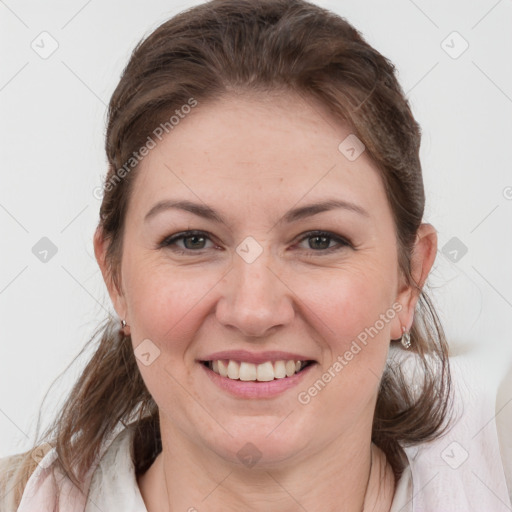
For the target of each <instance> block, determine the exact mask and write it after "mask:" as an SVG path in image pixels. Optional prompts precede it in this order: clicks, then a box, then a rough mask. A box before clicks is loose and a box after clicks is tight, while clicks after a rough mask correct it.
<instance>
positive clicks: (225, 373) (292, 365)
mask: <svg viewBox="0 0 512 512" xmlns="http://www.w3.org/2000/svg"><path fill="white" fill-rule="evenodd" d="M305 364H306V361H293V360H289V361H274V362H273V363H272V362H271V361H267V362H265V363H261V364H253V363H246V362H245V361H242V362H240V363H239V362H238V361H233V360H231V359H230V360H229V361H227V360H225V359H224V360H223V359H219V360H217V361H208V366H209V368H210V369H211V370H213V371H214V372H215V373H218V374H219V375H221V376H222V377H228V378H229V379H233V380H237V379H240V380H253V381H254V380H257V381H262V382H264V381H270V380H274V379H282V378H284V377H291V376H292V375H294V374H295V373H296V372H298V371H299V370H301V369H302V368H303V367H304V365H305Z"/></svg>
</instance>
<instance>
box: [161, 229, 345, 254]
mask: <svg viewBox="0 0 512 512" xmlns="http://www.w3.org/2000/svg"><path fill="white" fill-rule="evenodd" d="M192 236H202V237H204V238H206V239H208V240H210V242H212V243H215V242H214V240H213V239H214V237H213V235H211V234H210V233H208V231H203V230H197V229H191V230H187V231H181V232H178V233H174V234H173V235H170V236H166V237H165V238H163V240H162V241H161V242H159V244H158V245H157V248H169V247H171V246H173V245H174V248H172V249H171V250H173V251H175V252H177V253H180V254H194V253H195V254H203V251H206V250H207V249H206V248H205V249H198V250H193V249H179V248H176V245H175V243H176V242H178V241H180V240H183V239H184V238H189V237H192ZM315 236H326V237H328V238H330V239H331V240H333V241H335V242H336V243H337V244H338V245H337V246H334V247H328V248H327V249H319V250H314V249H305V252H306V253H307V254H309V255H319V256H321V255H322V254H324V255H325V254H330V253H332V252H335V251H339V250H341V249H343V248H344V247H350V248H352V249H354V245H353V244H352V242H351V241H350V240H349V239H348V238H347V237H344V236H341V235H337V234H336V233H333V232H331V231H326V230H311V231H306V232H305V233H301V234H300V235H299V237H297V238H296V239H295V241H294V242H293V244H294V245H296V244H298V243H300V242H302V241H304V240H307V239H308V238H312V237H315Z"/></svg>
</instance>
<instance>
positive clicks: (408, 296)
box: [391, 223, 437, 340]
mask: <svg viewBox="0 0 512 512" xmlns="http://www.w3.org/2000/svg"><path fill="white" fill-rule="evenodd" d="M436 255H437V231H436V230H435V228H434V226H432V225H431V224H426V223H424V224H421V226H420V227H419V228H418V233H417V235H416V242H415V245H414V250H413V254H412V258H411V274H412V277H413V279H414V281H415V282H416V284H417V285H418V287H419V288H420V290H421V289H422V288H423V285H424V284H425V281H426V280H427V277H428V275H429V273H430V269H431V268H432V265H433V264H434V261H435V259H436ZM419 294H420V292H419V291H417V290H415V289H414V288H413V287H412V286H407V285H406V284H405V283H403V286H402V288H401V289H400V290H399V293H398V295H397V297H396V301H395V302H399V303H400V304H401V305H402V310H401V311H400V313H399V315H398V316H397V317H396V318H395V321H394V322H393V325H392V328H391V339H393V340H396V339H399V338H400V337H401V336H402V329H401V326H402V325H403V326H405V328H406V330H407V331H409V330H410V329H411V326H412V323H413V320H414V310H415V308H416V304H417V302H418V300H419Z"/></svg>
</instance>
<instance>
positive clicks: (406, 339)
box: [400, 325, 411, 349]
mask: <svg viewBox="0 0 512 512" xmlns="http://www.w3.org/2000/svg"><path fill="white" fill-rule="evenodd" d="M400 341H401V342H402V345H403V347H404V348H405V349H408V348H409V347H410V346H411V334H410V333H409V332H405V325H403V326H402V339H401V340H400Z"/></svg>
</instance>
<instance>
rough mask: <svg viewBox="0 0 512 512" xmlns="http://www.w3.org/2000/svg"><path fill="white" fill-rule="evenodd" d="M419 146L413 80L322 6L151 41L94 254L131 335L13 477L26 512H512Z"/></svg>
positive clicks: (161, 32) (131, 96)
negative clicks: (457, 347) (453, 334)
mask: <svg viewBox="0 0 512 512" xmlns="http://www.w3.org/2000/svg"><path fill="white" fill-rule="evenodd" d="M419 146H420V129H419V126H418V125H417V123H416V122H415V120H414V118H413V116H412V114H411V111H410V108H409V105H408V102H407V100H406V99H405V97H404V94H403V91H402V89H401V88H400V86H399V84H398V82H397V80H396V77H395V74H394V68H393V66H392V64H391V63H390V62H389V61H388V60H386V59H385V58H384V57H383V56H382V55H380V54H379V53H378V52H377V51H376V50H375V49H373V48H372V47H370V46H369V45H368V44H367V43H366V42H365V41H364V40H363V38H362V37H361V35H360V34H359V33H358V32H357V31H356V30H355V29H354V28H353V27H352V26H351V25H349V24H348V23H347V22H346V21H345V20H344V19H342V18H340V17H338V16H335V15H334V14H332V13H330V12H328V11H325V10H323V9H321V8H319V7H316V6H314V5H312V4H310V3H307V2H304V1H302V0H292V1H290V0H286V1H285V0H272V1H270V0H269V1H261V2H256V1H254V0H251V1H249V0H215V1H212V2H208V3H205V4H203V5H200V6H197V7H194V8H193V9H190V10H188V11H186V12H184V13H181V14H180V15H178V16H176V17H174V18H173V19H171V20H169V21H168V22H166V23H164V24H163V25H162V26H160V27H159V28H157V29H156V30H155V31H154V32H153V33H152V34H151V35H150V36H149V37H148V38H146V39H145V40H144V41H142V42H141V44H139V45H138V46H137V48H136V49H135V50H134V52H133V54H132V56H131V59H130V61H129V63H128V65H127V67H126V69H125V70H124V73H123V76H122V78H121V81H120V83H119V85H118V87H117V88H116V90H115V92H114V94H113V96H112V99H111V102H110V105H109V118H108V127H107V134H106V152H107V157H108V161H109V173H108V175H107V177H106V180H105V185H104V196H103V202H102V205H101V210H100V221H99V225H98V228H97V231H96V233H95V237H94V247H95V254H96V258H97V260H98V264H99V266H100V268H101V271H102V274H103V277H104V280H105V283H106V285H107V288H108V291H109V294H110V297H111V300H112V303H113V306H114V308H115V310H116V313H117V314H118V316H119V320H118V322H120V326H118V325H117V324H116V323H115V322H114V321H113V319H108V320H107V321H106V323H105V325H102V326H101V327H100V329H99V331H98V333H99V334H100V343H99V345H98V348H97V350H96V352H95V354H94V356H93V357H92V359H91V360H90V362H89V363H88V365H87V366H86V368H85V370H84V372H83V374H82V375H81V377H80V378H79V380H78V382H77V383H76V385H75V387H74V388H73V390H72V392H71V394H70V396H69V398H68V400H67V402H66V403H65V405H64V407H63V409H62V411H60V413H59V414H58V415H57V416H56V420H55V423H54V425H52V426H51V427H50V429H48V431H47V432H46V433H45V436H43V437H41V439H40V443H38V446H37V447H36V448H35V449H34V450H33V451H31V452H28V453H26V454H20V455H17V456H14V457H11V458H9V460H4V461H3V475H4V476H3V492H2V495H3V496H4V502H3V503H4V508H2V510H4V509H5V510H18V511H19V512H32V511H36V510H37V511H38V512H41V511H50V510H54V509H57V508H58V510H65V511H83V510H86V511H92V510H102V511H103V512H107V511H113V510H123V511H125V512H156V511H164V512H166V511H172V512H174V511H178V510H188V511H220V510H223V511H231V510H251V511H266V512H268V511H296V510H307V511H316V510H323V511H325V510H329V511H339V510H344V511H348V512H351V511H354V512H359V511H361V510H363V511H369V510H372V511H394V512H396V511H398V510H401V511H405V510H418V511H419V510H429V511H433V510H436V511H437V510H471V509H472V508H471V507H473V506H478V508H477V509H478V510H496V511H497V510H507V509H509V507H510V506H511V505H510V488H509V487H507V480H506V478H507V476H506V471H508V467H505V468H504V466H503V465H502V461H501V460H500V452H499V439H503V437H500V438H498V435H500V436H503V430H501V432H500V433H497V432H496V431H495V430H486V431H484V432H482V435H481V436H480V437H479V438H477V439H476V440H473V441H472V444H471V447H470V446H469V444H468V443H469V441H467V442H465V443H463V442H462V441H461V439H462V437H460V436H463V435H464V432H465V430H464V429H465V428H467V425H468V424H471V422H472V421H474V419H475V417H478V418H480V419H481V418H483V417H485V415H486V414H487V413H488V412H489V411H490V409H489V411H488V410H487V409H486V407H487V408H488V405H489V404H488V403H487V402H486V401H485V400H483V399H481V400H480V399H479V398H478V397H477V398H476V399H475V398H474V397H473V403H474V404H477V406H475V407H470V408H469V411H464V414H462V418H461V416H460V415H459V416H457V414H456V413H457V412H458V409H457V407H455V408H454V407H452V405H455V406H457V405H458V404H460V403H461V402H463V401H464V399H465V396H466V395H464V392H466V393H470V391H469V392H468V391H467V390H466V391H465V388H463V387H462V388H460V389H459V388H457V387H456V388H455V389H453V392H452V384H451V371H450V364H449V360H448V349H447V343H446V340H445V337H444V334H443V329H442V326H441V324H440V322H439V320H438V317H437V314H436V312H435V309H434V307H433V305H432V304H431V302H430V300H429V298H428V295H427V293H426V291H425V290H424V284H425V282H426V279H427V277H428V274H429V271H430V269H431V268H432V265H433V262H434V260H435V256H436V250H437V236H436V231H435V229H434V228H433V226H431V225H430V224H427V223H422V217H423V211H424V201H425V198H424V189H423V182H422V174H421V165H420V161H419ZM393 340H400V342H393V343H391V341H393ZM456 374H458V373H457V371H454V375H456ZM454 400H455V401H454ZM479 400H480V401H479ZM452 402H453V404H452ZM490 406H492V407H493V404H490ZM492 407H491V408H492ZM492 425H494V423H493V424H492ZM457 429H459V430H457ZM443 434H444V437H443ZM457 439H459V440H460V441H457ZM43 443H46V444H43ZM454 443H457V444H454ZM484 448H485V450H484ZM443 449H445V450H444V451H443ZM467 450H469V451H471V454H472V456H473V458H475V459H476V460H480V461H483V462H482V464H481V465H480V466H479V469H480V470H481V472H480V473H479V474H478V475H477V476H479V477H480V479H481V481H482V482H483V485H482V486H481V488H479V489H476V484H473V483H472V482H471V481H470V480H469V479H467V478H465V477H462V478H461V475H464V474H463V471H466V468H472V467H473V466H471V465H470V464H469V463H468V464H466V465H464V462H465V460H463V459H464V452H466V453H468V451H467ZM484 452H485V453H484ZM479 454H480V455H479ZM466 458H467V457H466ZM503 462H505V461H503ZM429 471H430V472H432V475H434V473H435V476H432V478H430V476H429V475H430V473H429ZM436 477H437V478H436ZM491 477H492V479H491V480H489V478H491ZM487 484H488V487H489V489H490V490H486V491H483V489H485V487H484V486H485V485H487ZM491 484H492V485H491ZM18 506H19V508H17V507H18Z"/></svg>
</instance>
